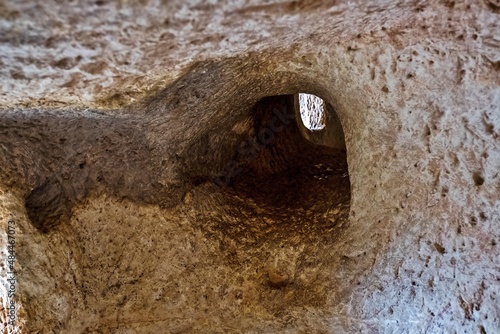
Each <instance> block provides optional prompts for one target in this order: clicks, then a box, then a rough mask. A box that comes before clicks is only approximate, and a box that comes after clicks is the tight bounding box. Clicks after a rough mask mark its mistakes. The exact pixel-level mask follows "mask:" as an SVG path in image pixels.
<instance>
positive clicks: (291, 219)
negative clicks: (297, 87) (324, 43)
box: [200, 94, 351, 243]
mask: <svg viewBox="0 0 500 334" xmlns="http://www.w3.org/2000/svg"><path fill="white" fill-rule="evenodd" d="M318 99H319V98H318ZM322 101H323V100H322ZM322 108H323V112H324V114H323V116H322V122H323V123H322V124H323V126H322V127H321V128H320V127H319V126H318V127H317V128H316V129H315V130H310V129H308V128H307V127H306V125H305V124H304V123H303V121H302V119H303V118H302V117H316V118H317V116H318V114H317V109H313V110H310V111H309V112H310V113H309V114H307V113H304V112H303V114H304V115H303V116H301V110H300V103H299V94H294V95H278V96H268V97H264V98H262V99H261V100H260V101H258V102H257V103H256V104H255V105H254V106H253V108H251V111H250V112H249V114H248V115H244V116H243V118H245V119H247V117H248V116H249V119H250V121H247V122H246V123H245V124H247V127H246V130H245V131H246V136H244V137H243V138H244V139H243V140H241V141H240V142H239V143H238V144H236V145H233V147H235V152H234V154H233V155H232V157H231V159H230V160H229V161H228V162H227V163H226V164H225V166H224V168H223V169H222V170H221V171H220V172H219V173H218V175H217V176H216V177H215V178H214V182H213V183H214V184H215V185H217V189H218V191H213V190H211V199H212V200H215V199H214V198H217V202H218V203H217V204H207V203H206V202H205V203H200V206H201V207H202V208H203V207H207V208H210V207H214V206H216V207H219V208H222V209H221V210H220V213H219V214H215V215H214V214H210V218H208V220H212V221H214V224H215V225H216V226H213V225H212V227H209V228H208V229H210V230H212V231H214V230H215V231H223V234H224V235H225V236H228V235H229V236H230V237H231V238H232V239H233V240H238V241H239V242H244V241H245V240H251V242H259V240H260V241H262V242H264V243H265V242H266V240H269V239H273V240H282V241H283V242H287V240H288V241H290V240H292V239H294V240H297V241H298V240H302V241H300V242H305V239H310V240H313V239H317V237H323V236H325V235H328V233H327V231H329V230H333V229H337V228H341V227H342V226H345V225H346V223H347V222H348V215H349V208H350V198H351V190H350V180H349V173H348V166H347V159H346V149H345V142H344V134H343V132H342V125H341V124H340V121H339V119H338V116H337V115H336V113H335V111H334V109H333V107H332V106H331V104H329V103H328V102H326V101H323V105H322ZM238 124H242V123H241V122H240V123H238ZM317 125H318V124H317ZM233 128H234V127H233ZM238 130H239V133H241V132H242V129H241V128H240V129H238ZM333 134H334V135H333ZM240 138H242V137H240ZM205 200H206V198H205V199H204V201H205ZM208 210H210V209H207V211H208ZM202 216H203V217H204V219H203V224H204V225H205V226H211V224H210V223H209V224H207V218H206V215H203V214H202ZM216 216H218V217H216ZM249 234H251V237H250V238H247V237H248V236H249ZM299 235H300V236H299ZM304 238H305V239H304Z"/></svg>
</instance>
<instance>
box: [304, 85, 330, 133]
mask: <svg viewBox="0 0 500 334" xmlns="http://www.w3.org/2000/svg"><path fill="white" fill-rule="evenodd" d="M299 109H300V118H301V119H302V123H303V124H304V126H305V127H306V128H308V129H309V130H311V131H319V130H323V129H324V128H325V101H323V99H322V98H319V97H317V96H316V95H313V94H305V93H300V94H299Z"/></svg>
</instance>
